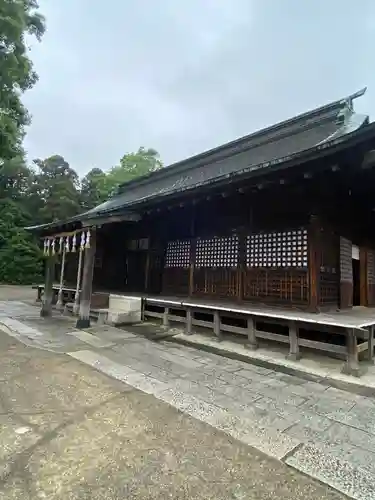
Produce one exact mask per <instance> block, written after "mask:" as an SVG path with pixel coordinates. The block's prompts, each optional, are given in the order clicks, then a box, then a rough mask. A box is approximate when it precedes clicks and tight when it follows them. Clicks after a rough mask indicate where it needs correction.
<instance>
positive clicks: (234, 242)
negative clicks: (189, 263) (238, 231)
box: [195, 235, 238, 268]
mask: <svg viewBox="0 0 375 500" xmlns="http://www.w3.org/2000/svg"><path fill="white" fill-rule="evenodd" d="M195 265H196V267H213V268H216V267H226V268H230V267H237V265H238V236H237V235H233V236H227V237H220V238H219V237H215V238H210V239H199V240H197V249H196V257H195Z"/></svg>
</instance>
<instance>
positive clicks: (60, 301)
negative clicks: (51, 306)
mask: <svg viewBox="0 0 375 500" xmlns="http://www.w3.org/2000/svg"><path fill="white" fill-rule="evenodd" d="M65 257H66V249H65V245H64V248H63V251H62V257H61V269H60V285H59V292H58V294H57V303H56V307H57V309H60V310H61V309H63V308H64V300H63V299H64V292H63V288H64V272H65Z"/></svg>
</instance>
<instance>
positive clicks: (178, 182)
mask: <svg viewBox="0 0 375 500" xmlns="http://www.w3.org/2000/svg"><path fill="white" fill-rule="evenodd" d="M363 93H364V90H363V91H360V92H358V93H356V94H353V95H352V96H349V97H348V98H346V99H341V100H339V101H335V102H333V103H330V104H328V105H326V106H323V107H321V108H318V109H315V110H313V111H310V112H308V113H304V114H303V115H300V116H297V117H295V118H293V119H291V120H287V121H284V122H281V123H279V124H277V125H274V126H272V127H269V128H267V129H263V130H261V131H259V132H256V133H254V134H251V135H248V136H246V137H242V138H241V139H238V140H237V141H233V142H231V143H228V144H225V145H223V146H220V147H219V148H216V149H213V150H211V151H208V152H205V153H202V154H201V155H197V156H194V157H192V158H189V159H187V160H183V161H182V162H179V163H176V164H174V165H171V166H169V167H165V168H163V169H161V170H159V171H157V172H154V173H152V174H151V175H148V176H145V177H143V178H140V179H137V180H135V181H131V182H129V183H127V184H124V185H122V186H121V187H120V194H118V195H117V196H114V197H113V198H111V199H109V200H108V201H106V202H104V203H102V204H101V205H99V206H98V207H95V208H94V209H92V210H90V211H89V212H88V213H87V215H88V216H89V215H91V214H92V215H94V214H95V213H98V212H107V211H112V210H117V209H119V208H126V207H130V206H134V205H135V204H138V203H141V202H144V201H147V200H151V199H155V198H159V197H163V196H166V195H169V194H173V193H175V192H179V191H186V190H190V189H195V188H197V187H199V186H202V185H204V184H208V183H214V182H215V181H217V180H219V179H223V178H225V177H234V176H236V175H238V174H240V173H244V172H246V171H248V172H251V171H255V170H257V169H258V167H259V166H262V165H264V164H267V163H269V162H273V161H275V160H278V159H283V158H287V157H290V156H291V155H295V154H298V153H301V152H303V151H306V150H310V149H311V148H314V147H315V146H319V145H322V144H324V143H325V142H326V141H330V140H335V139H338V138H339V137H341V136H343V135H345V134H348V133H350V132H353V131H354V130H356V129H358V128H359V127H361V126H362V125H363V124H364V123H366V122H367V121H368V117H367V116H365V115H358V114H356V113H355V112H354V110H353V106H352V101H353V99H354V98H355V97H358V96H360V95H362V94H363Z"/></svg>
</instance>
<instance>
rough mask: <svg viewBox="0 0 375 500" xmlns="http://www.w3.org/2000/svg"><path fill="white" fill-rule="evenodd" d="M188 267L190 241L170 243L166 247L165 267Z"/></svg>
mask: <svg viewBox="0 0 375 500" xmlns="http://www.w3.org/2000/svg"><path fill="white" fill-rule="evenodd" d="M189 265H190V241H188V240H187V241H170V242H169V243H168V245H167V253H166V256H165V267H182V268H186V267H189Z"/></svg>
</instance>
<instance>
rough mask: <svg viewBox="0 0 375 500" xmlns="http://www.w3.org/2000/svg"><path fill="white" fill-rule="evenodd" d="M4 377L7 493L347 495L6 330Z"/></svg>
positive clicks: (28, 497)
mask: <svg viewBox="0 0 375 500" xmlns="http://www.w3.org/2000/svg"><path fill="white" fill-rule="evenodd" d="M0 382H1V383H0V499H1V500H3V499H4V500H36V499H49V500H60V499H64V500H65V499H70V500H123V499H129V500H165V499H166V498H173V499H177V500H228V499H237V500H241V499H246V500H271V499H272V500H273V499H274V498H277V499H279V500H290V499H292V500H315V499H318V498H319V499H320V500H344V496H343V495H342V494H340V493H337V492H335V491H333V490H332V489H331V488H329V487H327V486H324V485H322V484H320V483H318V482H317V481H314V480H313V479H311V478H308V477H306V476H305V475H303V474H301V473H299V472H298V471H296V470H294V469H292V468H290V467H288V466H286V465H285V464H283V463H281V462H280V461H277V460H275V459H272V458H270V457H267V456H266V455H264V454H262V453H260V452H258V451H257V450H255V449H254V448H251V447H249V446H247V445H245V444H243V443H241V442H239V441H237V440H236V439H233V438H232V437H230V436H228V435H226V434H225V433H223V432H220V431H217V430H216V429H214V428H213V427H211V426H209V425H207V424H205V423H204V422H201V421H199V420H197V419H195V418H192V417H191V416H189V415H187V414H185V413H181V412H179V411H178V410H176V409H175V408H173V407H172V406H170V405H168V404H166V403H164V402H162V401H160V400H157V399H155V398H154V397H153V396H151V395H149V394H145V393H143V392H141V391H139V390H136V389H134V388H133V387H131V386H130V385H127V384H124V383H122V382H121V383H120V382H118V381H116V380H114V379H113V378H109V377H107V376H105V375H103V374H102V373H99V372H98V371H96V370H93V369H92V368H91V367H89V366H86V365H85V364H83V363H80V362H78V361H76V360H74V359H73V358H72V357H68V356H65V355H62V354H56V353H54V352H51V351H50V350H48V351H47V350H44V349H40V348H38V349H34V348H32V347H29V346H24V345H22V344H20V343H19V342H17V341H15V340H14V339H13V338H11V337H9V336H7V335H5V334H4V333H2V332H0ZM345 498H346V497H345Z"/></svg>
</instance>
